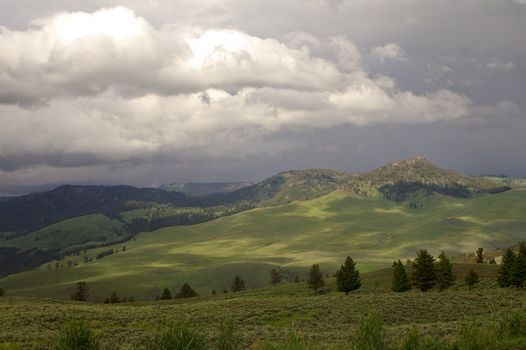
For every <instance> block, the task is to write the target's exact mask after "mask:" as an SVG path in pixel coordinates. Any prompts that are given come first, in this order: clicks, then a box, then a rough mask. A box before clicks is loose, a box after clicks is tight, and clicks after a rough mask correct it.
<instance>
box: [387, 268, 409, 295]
mask: <svg viewBox="0 0 526 350" xmlns="http://www.w3.org/2000/svg"><path fill="white" fill-rule="evenodd" d="M391 289H392V290H393V292H397V293H401V292H405V291H408V290H411V282H410V281H409V278H408V277H407V273H406V271H405V267H404V264H402V262H401V261H400V260H398V261H395V262H394V263H393V281H392V285H391Z"/></svg>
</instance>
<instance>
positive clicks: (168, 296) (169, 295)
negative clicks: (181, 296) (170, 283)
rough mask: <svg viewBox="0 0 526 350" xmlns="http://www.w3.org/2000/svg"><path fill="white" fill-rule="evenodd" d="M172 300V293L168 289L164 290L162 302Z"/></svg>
mask: <svg viewBox="0 0 526 350" xmlns="http://www.w3.org/2000/svg"><path fill="white" fill-rule="evenodd" d="M170 299H172V293H171V292H170V290H169V289H168V288H164V290H163V294H161V300H170Z"/></svg>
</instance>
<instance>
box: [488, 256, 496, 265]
mask: <svg viewBox="0 0 526 350" xmlns="http://www.w3.org/2000/svg"><path fill="white" fill-rule="evenodd" d="M489 263H490V264H491V265H495V264H497V262H496V261H495V258H491V259H489Z"/></svg>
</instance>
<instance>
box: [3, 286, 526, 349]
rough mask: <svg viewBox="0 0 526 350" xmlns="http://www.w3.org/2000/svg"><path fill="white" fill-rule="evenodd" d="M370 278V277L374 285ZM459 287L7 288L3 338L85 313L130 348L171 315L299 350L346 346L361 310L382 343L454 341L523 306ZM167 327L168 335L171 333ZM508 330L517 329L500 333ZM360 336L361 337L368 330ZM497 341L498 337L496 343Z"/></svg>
mask: <svg viewBox="0 0 526 350" xmlns="http://www.w3.org/2000/svg"><path fill="white" fill-rule="evenodd" d="M371 278H372V277H371ZM373 280H374V278H373V279H370V280H369V281H368V282H367V284H368V285H369V286H370V283H372V282H373ZM332 283H333V281H330V283H329V287H330V286H331V284H332ZM456 289H457V290H454V289H453V290H450V291H446V292H436V291H431V292H428V293H420V292H416V291H412V292H408V293H401V294H396V293H391V292H388V291H387V290H382V288H380V290H376V291H375V289H372V288H370V287H367V286H366V288H364V290H361V291H357V292H353V293H351V294H350V295H348V296H345V295H344V294H342V293H336V292H327V293H325V294H321V295H320V294H313V292H312V291H309V290H308V289H307V287H306V285H305V284H303V283H297V284H291V285H286V286H280V287H276V288H268V289H262V290H252V291H248V292H242V293H236V294H228V295H218V296H216V297H208V298H195V299H190V300H174V301H159V302H142V303H131V304H115V305H104V304H84V303H75V302H69V301H60V300H52V299H37V298H24V297H3V298H0V315H1V324H2V327H0V343H4V344H11V345H9V347H8V348H10V347H12V346H16V345H18V346H22V347H23V348H32V347H34V348H37V349H48V348H53V347H54V345H55V344H56V341H57V339H60V337H61V330H64V327H65V325H68V324H70V323H71V322H75V321H83V322H84V323H85V325H86V327H88V328H89V330H90V331H91V332H93V333H94V334H96V337H97V341H98V342H99V343H100V346H101V348H102V349H110V348H111V349H116V348H117V349H136V348H137V346H140V345H141V344H145V342H146V344H150V343H151V342H150V343H148V342H149V341H151V339H152V338H151V337H152V335H155V334H158V331H159V329H165V328H166V327H168V326H170V325H173V324H176V325H181V324H182V325H185V326H186V327H187V328H186V329H189V330H191V331H193V332H198V334H199V336H200V337H203V338H204V339H206V341H207V343H210V344H219V342H220V341H221V334H225V333H228V332H230V333H231V334H232V333H235V334H236V336H237V337H238V338H239V344H240V346H242V348H247V347H252V348H254V349H258V348H275V349H291V347H287V346H288V345H287V343H290V344H293V342H292V340H291V339H293V338H294V334H295V335H296V338H297V340H298V339H299V340H301V341H300V343H301V344H300V345H298V346H303V347H296V348H297V349H304V348H342V349H343V348H349V347H348V344H351V343H352V342H356V341H357V339H358V338H357V334H359V333H357V332H358V331H359V330H360V329H362V331H363V332H362V335H363V336H366V335H367V334H369V333H371V334H372V333H374V332H376V331H375V329H378V325H376V326H375V325H374V324H373V325H372V326H371V323H367V322H368V321H364V319H363V318H362V317H363V315H381V322H380V325H381V332H382V333H383V334H385V337H383V338H382V339H383V340H384V341H385V344H391V345H393V344H395V345H397V346H398V345H399V344H398V343H399V341H401V338H400V336H401V335H403V336H404V337H405V336H406V335H410V334H417V335H418V339H419V340H418V342H419V344H420V342H423V344H427V343H426V342H427V341H428V339H431V338H436V339H441V340H442V341H445V342H447V344H451V343H452V342H458V341H459V339H464V338H466V339H467V338H468V337H472V338H474V339H479V338H481V336H480V334H486V333H488V332H487V331H480V332H479V331H478V329H479V328H480V327H481V326H483V325H485V324H487V322H490V321H491V322H497V323H492V324H491V325H492V326H491V327H489V328H488V329H491V328H495V329H498V327H496V326H494V325H495V324H498V322H499V321H498V320H499V319H500V318H499V317H501V315H504V314H505V313H508V312H511V311H515V310H520V309H524V307H525V305H526V296H525V293H524V291H518V290H512V289H499V288H494V287H492V284H491V281H484V280H483V283H482V286H481V288H479V289H477V290H475V291H473V292H469V291H467V290H465V289H464V288H463V286H457V287H456ZM226 318H228V319H231V320H232V329H230V330H229V328H228V327H229V326H228V325H223V326H222V327H220V325H221V324H222V322H224V320H225V319H226ZM364 322H365V323H364ZM375 322H376V321H375ZM521 325H522V326H520V327H522V328H520V327H519V329H522V330H523V329H524V327H526V326H525V325H524V323H521ZM479 326H480V327H479ZM375 327H376V328H375ZM469 327H472V328H469ZM484 327H486V326H484ZM176 328H177V327H176ZM221 329H222V330H221ZM477 332H478V333H477ZM80 333H82V332H80ZM291 334H292V335H291ZM488 334H489V333H488ZM510 334H511V333H510ZM165 336H166V337H168V338H170V337H171V336H173V334H172V335H170V334H169V333H167V334H165ZM463 337H464V338H463ZM362 338H363V337H362ZM376 338H377V337H375V339H376ZM508 338H509V339H511V338H513V337H511V336H509V337H503V339H504V340H506V339H508ZM404 339H405V338H404ZM514 339H515V340H513V341H517V340H516V339H518V338H517V337H515V338H514ZM223 340H225V339H223ZM362 340H363V341H364V342H367V338H363V339H362ZM408 341H409V340H408ZM488 341H493V340H491V339H489V340H488ZM506 341H507V340H506ZM500 343H501V340H499V346H500ZM290 344H289V345H290ZM491 344H494V345H495V344H497V343H495V342H493V343H491ZM391 345H390V346H391ZM518 345H524V343H521V344H518ZM214 346H215V345H214ZM290 346H292V345H290ZM386 346H387V345H386ZM393 346H394V345H393ZM408 346H409V345H408ZM419 346H420V345H419ZM495 346H496V345H495ZM503 346H504V345H503ZM146 348H147V347H146ZM159 348H162V347H159ZM292 348H295V347H292ZM377 348H378V347H364V348H363V349H377ZM421 348H422V347H416V348H414V347H405V349H421ZM0 349H1V347H0ZM429 349H432V348H431V347H429ZM437 349H442V348H437ZM459 349H468V348H466V347H464V348H459ZM472 349H478V348H474V347H473V348H472ZM519 349H520V347H519Z"/></svg>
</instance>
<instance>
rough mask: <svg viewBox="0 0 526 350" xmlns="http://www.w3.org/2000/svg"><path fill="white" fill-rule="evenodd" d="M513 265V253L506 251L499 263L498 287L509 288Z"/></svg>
mask: <svg viewBox="0 0 526 350" xmlns="http://www.w3.org/2000/svg"><path fill="white" fill-rule="evenodd" d="M514 265H515V253H513V251H512V250H511V249H506V252H504V255H503V256H502V262H501V263H500V267H499V273H498V276H497V282H498V284H499V286H500V287H509V286H511V274H512V269H513V268H514Z"/></svg>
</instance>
